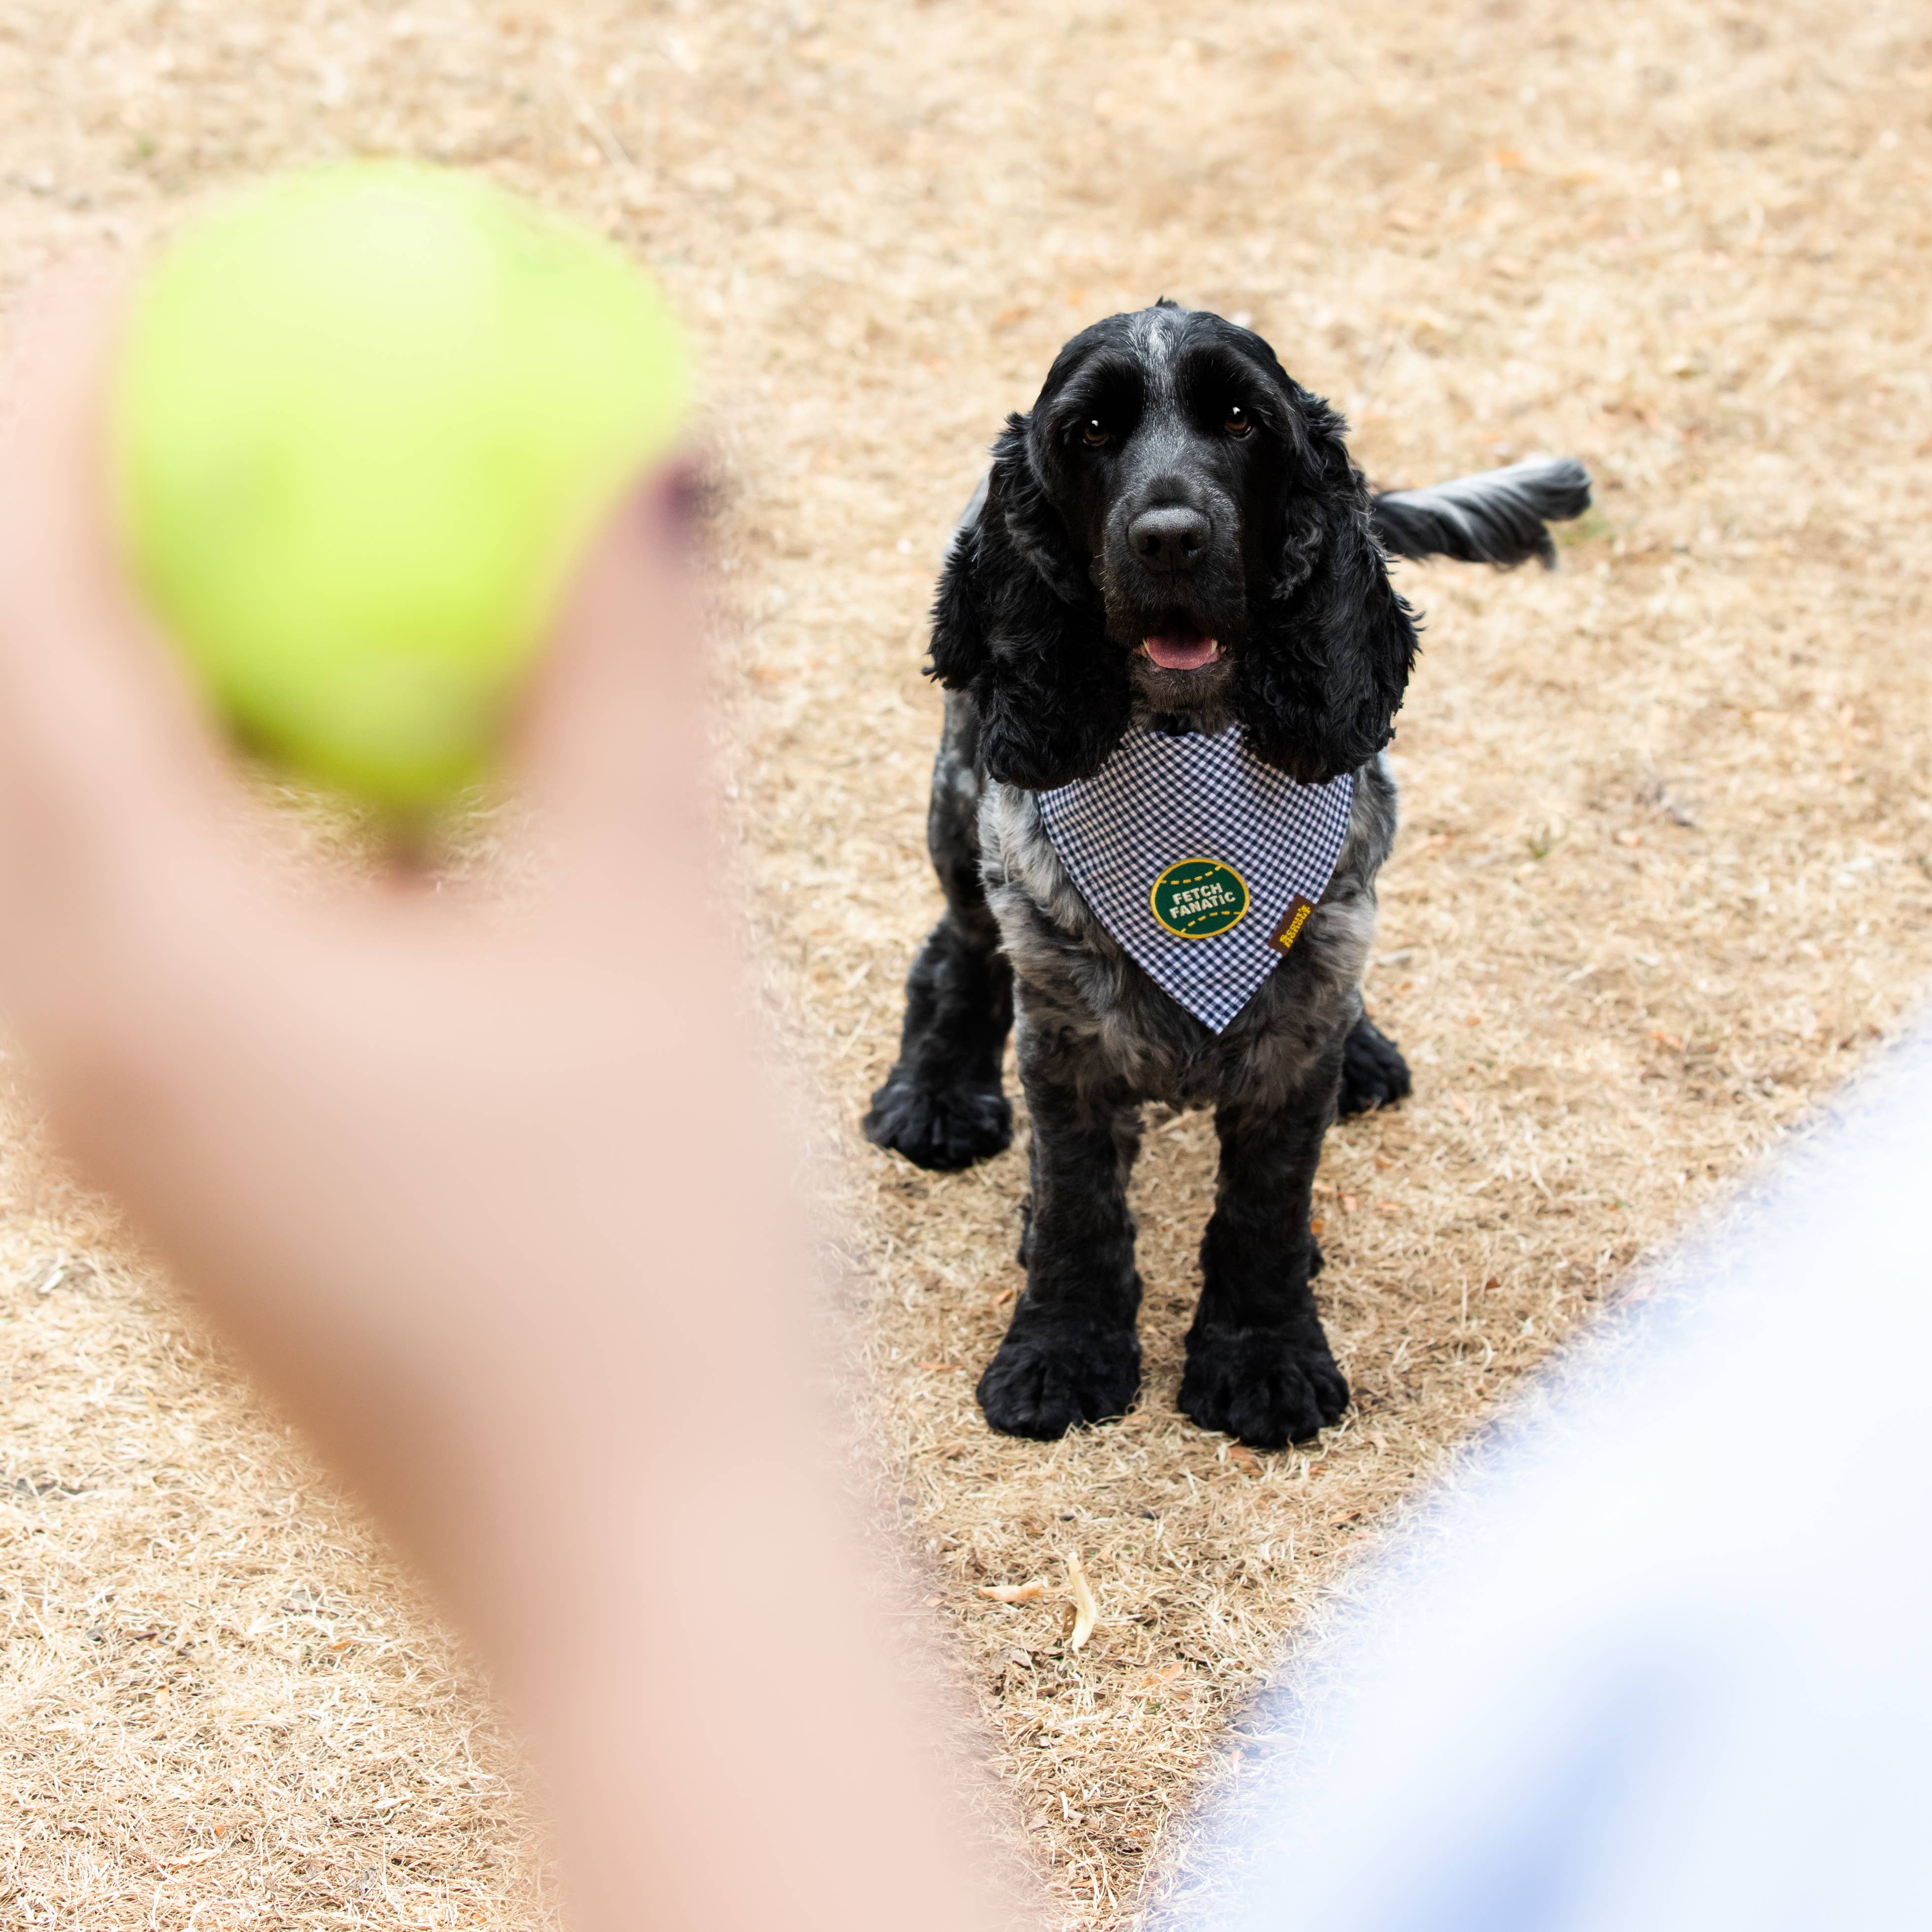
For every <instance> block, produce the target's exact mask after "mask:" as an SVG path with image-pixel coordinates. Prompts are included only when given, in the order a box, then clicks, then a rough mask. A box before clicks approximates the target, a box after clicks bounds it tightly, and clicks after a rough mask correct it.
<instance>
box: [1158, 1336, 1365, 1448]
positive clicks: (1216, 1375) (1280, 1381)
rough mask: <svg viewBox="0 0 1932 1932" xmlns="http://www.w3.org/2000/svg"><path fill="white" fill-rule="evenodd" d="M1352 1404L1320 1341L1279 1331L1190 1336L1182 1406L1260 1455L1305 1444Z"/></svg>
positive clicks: (1186, 1412)
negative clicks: (1290, 1445)
mask: <svg viewBox="0 0 1932 1932" xmlns="http://www.w3.org/2000/svg"><path fill="white" fill-rule="evenodd" d="M1348 1406H1349V1385H1348V1383H1347V1382H1346V1380H1345V1379H1343V1374H1342V1371H1341V1370H1340V1369H1338V1368H1337V1367H1336V1366H1335V1358H1334V1356H1333V1355H1331V1354H1330V1353H1329V1352H1328V1344H1327V1343H1325V1342H1324V1341H1322V1340H1321V1339H1320V1338H1319V1336H1318V1337H1316V1338H1315V1339H1314V1340H1312V1341H1311V1340H1310V1339H1308V1338H1307V1337H1305V1336H1298V1335H1294V1334H1290V1333H1289V1332H1288V1331H1286V1330H1284V1329H1280V1328H1220V1327H1214V1328H1197V1329H1196V1331H1194V1332H1193V1334H1190V1336H1189V1337H1188V1338H1187V1369H1186V1371H1185V1372H1184V1373H1183V1375H1182V1376H1181V1412H1182V1413H1183V1414H1184V1415H1187V1416H1188V1417H1189V1418H1190V1419H1191V1420H1193V1421H1196V1422H1198V1423H1199V1424H1200V1425H1201V1427H1202V1428H1203V1429H1219V1430H1224V1431H1225V1432H1226V1433H1227V1434H1229V1435H1230V1436H1235V1437H1238V1439H1240V1440H1241V1442H1246V1443H1248V1444H1250V1445H1252V1446H1253V1448H1257V1449H1285V1448H1286V1447H1287V1446H1288V1445H1289V1443H1291V1442H1307V1440H1308V1439H1310V1437H1311V1436H1314V1435H1316V1434H1318V1433H1319V1432H1320V1431H1321V1430H1323V1429H1325V1428H1326V1427H1328V1424H1331V1423H1333V1422H1339V1421H1340V1420H1341V1419H1342V1413H1343V1410H1345V1409H1346V1408H1347V1407H1348Z"/></svg>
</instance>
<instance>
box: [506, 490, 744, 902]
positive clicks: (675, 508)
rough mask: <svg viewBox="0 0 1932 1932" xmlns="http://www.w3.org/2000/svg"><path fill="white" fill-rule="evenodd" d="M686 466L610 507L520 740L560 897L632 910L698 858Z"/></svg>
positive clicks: (702, 822)
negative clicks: (576, 895) (666, 870)
mask: <svg viewBox="0 0 1932 1932" xmlns="http://www.w3.org/2000/svg"><path fill="white" fill-rule="evenodd" d="M693 477H694V470H693V466H692V463H691V460H690V459H689V458H688V457H684V458H675V459H673V460H672V461H670V462H669V463H666V464H664V465H663V466H661V467H659V468H658V469H655V470H654V471H652V472H650V473H649V474H648V475H646V476H645V477H643V478H641V479H640V481H639V482H638V483H637V484H636V485H635V486H634V488H633V489H632V490H631V491H630V492H629V493H628V494H627V496H625V498H624V499H623V500H622V502H620V503H619V505H618V506H617V508H616V510H615V511H613V513H612V514H611V516H610V517H609V519H608V520H607V522H606V523H605V525H604V529H603V530H602V532H601V534H600V535H599V537H598V540H597V541H596V543H595V544H594V545H593V547H592V550H591V551H590V553H589V556H588V558H587V559H586V562H585V565H584V567H583V570H582V571H580V574H579V575H578V577H577V581H576V583H575V584H574V586H573V588H572V590H571V595H570V598H569V601H568V603H567V604H566V606H565V610H564V613H563V616H562V619H561V621H560V622H559V625H558V626H557V629H556V634H555V636H554V637H553V641H552V644H551V648H550V653H549V655H548V657H547V659H546V661H545V662H544V667H543V668H542V670H541V672H540V673H539V674H538V680H537V682H536V685H535V688H533V689H532V692H531V694H530V695H529V700H528V701H527V703H526V708H525V710H524V712H523V718H522V720H521V726H520V730H518V732H517V734H516V735H517V749H518V751H519V754H520V756H519V759H518V762H519V763H520V766H521V768H522V770H523V776H524V778H525V781H526V785H527V787H528V789H529V792H530V793H531V795H532V798H533V799H534V800H535V802H536V803H537V804H538V805H539V806H540V807H541V808H542V809H543V810H544V814H545V816H546V817H547V820H548V822H549V825H550V829H551V832H552V834H553V838H554V841H555V846H556V854H557V858H558V861H559V865H560V866H561V868H562V872H563V874H564V879H565V889H566V890H567V891H576V892H583V893H586V894H588V895H591V896H592V897H594V898H596V899H598V900H599V901H614V902H615V904H625V903H631V902H634V901H635V900H636V899H637V897H638V896H639V895H640V893H641V892H643V890H644V889H646V886H648V885H649V884H650V883H652V882H653V881H654V880H655V879H656V878H657V877H660V876H661V865H662V863H663V862H664V860H666V859H672V858H676V857H677V856H680V855H684V856H689V857H690V858H691V859H694V860H697V859H701V858H702V856H703V853H704V852H705V849H706V844H707V841H708V837H709V835H708V833H707V832H706V812H705V803H706V789H705V783H704V763H705V758H704V736H705V728H704V714H703V692H704V673H703V609H702V601H701V598H700V585H699V580H698V574H697V565H696V561H695V546H694V535H693V511H692V504H693V499H694V487H693Z"/></svg>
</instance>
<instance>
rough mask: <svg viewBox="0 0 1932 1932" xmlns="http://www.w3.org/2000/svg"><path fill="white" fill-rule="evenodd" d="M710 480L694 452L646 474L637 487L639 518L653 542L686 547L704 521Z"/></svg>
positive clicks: (675, 458)
mask: <svg viewBox="0 0 1932 1932" xmlns="http://www.w3.org/2000/svg"><path fill="white" fill-rule="evenodd" d="M709 494H710V490H709V479H708V478H706V475H705V472H704V467H703V464H702V463H700V461H699V460H698V459H697V457H695V456H694V455H680V456H674V457H673V458H671V459H670V460H669V461H668V462H667V463H664V464H663V465H661V466H660V467H659V468H658V469H655V470H654V471H652V473H651V474H650V475H649V476H648V477H646V478H645V479H644V481H643V483H642V484H640V486H639V489H638V498H637V501H638V508H639V510H640V512H641V514H640V517H639V518H638V520H639V522H640V523H641V524H642V525H643V529H644V531H645V533H646V535H648V536H649V538H652V540H653V541H655V542H659V543H667V544H670V546H672V547H674V548H675V549H676V550H678V551H679V552H680V553H682V552H684V551H685V550H688V549H689V548H690V547H691V543H692V541H693V539H694V538H695V537H696V535H697V530H698V526H700V524H701V523H703V520H704V514H705V511H706V503H707V499H708V497H709Z"/></svg>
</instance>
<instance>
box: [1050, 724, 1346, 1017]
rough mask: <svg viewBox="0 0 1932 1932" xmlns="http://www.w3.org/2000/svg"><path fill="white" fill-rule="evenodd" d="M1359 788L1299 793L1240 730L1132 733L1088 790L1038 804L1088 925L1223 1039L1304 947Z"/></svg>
mask: <svg viewBox="0 0 1932 1932" xmlns="http://www.w3.org/2000/svg"><path fill="white" fill-rule="evenodd" d="M1039 799H1040V817H1041V820H1042V822H1043V823H1044V824H1045V826H1046V833H1047V836H1048V838H1049V839H1050V840H1051V841H1052V844H1053V849H1054V850H1055V853H1056V854H1057V855H1058V857H1059V859H1060V862H1061V865H1063V866H1064V867H1065V868H1066V871H1067V876H1068V877H1070V879H1071V880H1073V883H1074V885H1075V886H1076V889H1078V890H1079V893H1080V895H1081V897H1082V898H1084V899H1085V901H1087V904H1088V906H1089V907H1090V908H1091V910H1092V911H1093V913H1094V916H1095V918H1097V919H1099V921H1100V923H1101V924H1102V925H1103V926H1104V927H1106V929H1107V931H1108V932H1109V933H1111V934H1112V935H1113V937H1114V938H1115V939H1116V940H1117V941H1118V942H1119V943H1120V944H1121V946H1122V947H1124V948H1125V949H1126V951H1127V956H1128V957H1129V958H1130V959H1132V960H1133V962H1134V963H1135V964H1136V965H1137V966H1139V968H1141V970H1142V971H1143V972H1145V974H1147V975H1148V977H1149V978H1150V979H1151V980H1154V983H1155V984H1156V985H1157V986H1160V989H1162V991H1163V992H1166V993H1167V994H1168V995H1169V996H1170V997H1171V998H1173V999H1175V1000H1176V1001H1178V1002H1179V1003H1180V1004H1181V1005H1182V1006H1183V1007H1186V1008H1187V1010H1188V1011H1189V1012H1190V1013H1192V1014H1193V1016H1195V1018H1196V1019H1198V1020H1199V1021H1200V1022H1202V1024H1203V1025H1205V1026H1207V1027H1208V1028H1210V1029H1211V1031H1214V1032H1215V1033H1220V1032H1223V1031H1225V1030H1226V1028H1227V1027H1228V1025H1229V1023H1230V1022H1232V1020H1233V1019H1234V1018H1235V1015H1236V1014H1238V1013H1239V1012H1240V1011H1241V1009H1242V1008H1243V1007H1245V1006H1246V1005H1247V1003H1248V1002H1249V1001H1250V1000H1251V999H1253V997H1254V996H1255V995H1256V992H1259V990H1260V989H1261V986H1262V983H1263V982H1264V981H1265V980H1266V979H1267V978H1268V975H1269V974H1271V973H1272V972H1273V971H1274V969H1275V968H1276V967H1277V966H1278V965H1280V963H1281V962H1282V960H1283V958H1284V957H1285V956H1286V954H1287V953H1288V952H1289V950H1290V949H1291V948H1292V947H1293V946H1294V944H1295V941H1297V940H1298V938H1300V937H1301V933H1302V930H1303V929H1304V926H1306V925H1307V921H1308V919H1309V916H1310V913H1312V912H1313V910H1314V908H1315V907H1316V905H1317V904H1319V902H1320V900H1321V898H1322V894H1323V893H1324V892H1326V891H1327V890H1328V881H1329V880H1330V879H1331V877H1334V871H1335V865H1336V862H1337V860H1338V859H1340V856H1341V853H1342V847H1343V842H1344V841H1346V838H1347V837H1348V835H1349V813H1350V811H1351V809H1352V806H1353V805H1354V802H1355V775H1354V774H1353V773H1352V772H1344V773H1343V775H1341V776H1340V778H1332V779H1331V780H1330V781H1328V783H1327V784H1319V785H1304V784H1298V783H1297V782H1296V781H1295V780H1294V779H1293V778H1289V777H1288V776H1287V775H1286V774H1285V773H1283V772H1279V771H1277V770H1276V769H1275V768H1274V766H1272V765H1270V764H1267V763H1264V762H1263V760H1261V759H1260V758H1259V757H1256V756H1255V754H1253V752H1252V751H1250V750H1249V749H1248V748H1247V744H1246V742H1244V739H1243V737H1242V735H1241V731H1240V730H1239V728H1238V727H1236V728H1234V729H1231V730H1226V731H1221V732H1215V733H1207V732H1199V731H1189V732H1164V731H1157V730H1152V729H1150V728H1148V727H1145V726H1140V725H1136V726H1135V727H1133V728H1131V729H1130V730H1129V731H1128V732H1127V733H1126V735H1125V736H1124V737H1123V738H1122V739H1121V742H1120V744H1119V745H1118V747H1117V748H1115V751H1114V753H1113V755H1112V757H1109V759H1108V760H1107V762H1106V763H1105V764H1104V765H1103V766H1101V768H1100V770H1099V771H1097V772H1095V773H1094V775H1093V776H1092V777H1091V778H1079V779H1076V780H1075V781H1074V782H1073V784H1065V785H1060V786H1057V787H1055V788H1054V789H1053V790H1051V791H1043V792H1042V793H1040V794H1039Z"/></svg>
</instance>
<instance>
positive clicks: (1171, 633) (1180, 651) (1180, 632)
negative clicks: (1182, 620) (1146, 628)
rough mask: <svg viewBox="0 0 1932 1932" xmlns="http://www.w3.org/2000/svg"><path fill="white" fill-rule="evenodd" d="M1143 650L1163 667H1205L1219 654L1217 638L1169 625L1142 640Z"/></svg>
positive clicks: (1167, 668) (1179, 668)
mask: <svg viewBox="0 0 1932 1932" xmlns="http://www.w3.org/2000/svg"><path fill="white" fill-rule="evenodd" d="M1141 650H1142V654H1143V655H1145V657H1146V658H1148V660H1149V661H1151V662H1152V663H1154V664H1158V665H1159V666H1160V667H1161V669H1162V670H1206V669H1207V667H1208V665H1210V664H1212V663H1213V662H1214V660H1215V659H1216V658H1218V657H1219V656H1220V655H1221V646H1220V640H1219V639H1217V638H1214V637H1203V636H1202V634H1201V633H1200V632H1199V631H1196V630H1193V629H1189V628H1181V627H1178V626H1176V625H1165V626H1163V628H1161V629H1160V630H1158V631H1150V632H1149V633H1148V635H1147V636H1145V637H1143V638H1142V640H1141Z"/></svg>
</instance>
